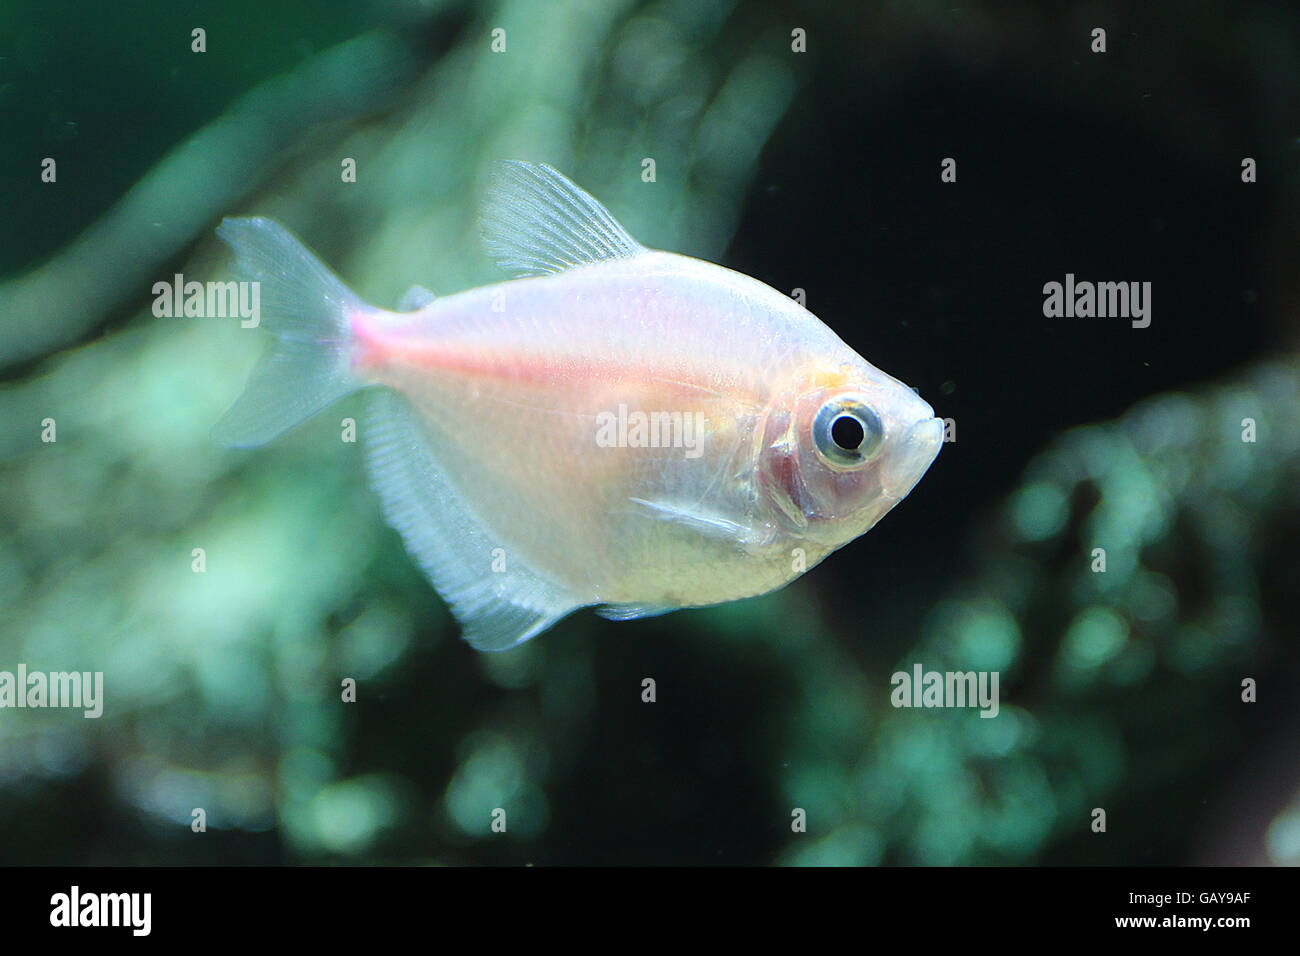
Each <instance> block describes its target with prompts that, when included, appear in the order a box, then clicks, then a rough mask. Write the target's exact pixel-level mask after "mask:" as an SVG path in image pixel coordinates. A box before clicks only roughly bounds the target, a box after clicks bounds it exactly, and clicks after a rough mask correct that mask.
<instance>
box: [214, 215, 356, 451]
mask: <svg viewBox="0 0 1300 956" xmlns="http://www.w3.org/2000/svg"><path fill="white" fill-rule="evenodd" d="M217 235H218V236H220V237H221V238H222V239H223V240H225V242H226V243H227V244H228V245H229V246H230V248H231V249H233V250H234V252H235V269H236V271H237V272H239V273H240V276H239V278H241V279H244V280H248V281H253V282H257V283H258V293H259V299H258V300H257V301H258V311H259V312H260V313H261V316H260V323H261V324H263V325H265V326H266V327H267V328H268V329H269V330H270V331H271V332H273V333H274V334H275V337H276V340H275V344H274V345H273V346H272V348H271V349H270V351H269V352H267V354H266V357H265V358H263V359H262V362H261V364H260V365H258V366H257V368H256V369H254V371H253V374H252V375H251V376H249V379H248V385H247V386H246V387H245V388H244V393H243V394H242V395H240V396H239V398H238V400H237V401H236V402H235V404H234V405H233V406H232V407H231V408H230V410H229V411H228V412H226V414H225V416H224V417H223V418H222V419H221V421H219V422H218V423H217V425H216V427H215V428H213V430H212V438H213V440H214V441H216V442H218V443H219V444H222V445H232V446H234V447H237V448H250V447H252V446H254V445H264V444H266V443H267V442H269V441H270V440H271V439H273V438H275V437H276V436H277V435H280V434H282V433H283V432H286V431H288V430H289V429H290V428H293V427H294V426H295V425H297V424H299V423H301V422H303V421H305V420H307V419H308V418H310V417H311V416H312V415H314V414H316V413H317V412H318V411H320V410H321V409H322V408H324V407H325V406H326V405H329V404H330V403H331V402H333V401H335V400H336V399H339V398H342V397H343V396H344V395H346V394H348V393H349V392H352V391H355V390H356V389H357V388H359V387H360V385H361V383H359V382H358V381H356V379H355V378H353V376H352V375H351V374H350V365H351V359H350V353H351V350H352V329H351V320H350V314H351V313H352V312H353V311H356V310H358V309H365V308H366V305H365V303H364V302H362V301H361V299H359V298H358V297H357V296H355V295H353V294H352V293H351V292H350V291H349V290H348V288H347V286H345V285H344V284H343V283H342V281H340V280H339V278H338V277H337V276H336V275H334V274H333V273H332V272H330V271H329V269H328V268H326V266H325V264H324V263H322V262H321V261H320V260H319V259H317V258H316V257H315V256H314V255H312V254H311V253H310V252H309V251H308V250H307V249H306V247H304V246H303V244H302V243H300V242H299V241H298V240H297V239H295V238H294V237H293V236H292V235H290V233H289V231H288V230H287V229H285V228H284V227H283V226H281V225H280V224H279V223H277V222H272V221H271V220H270V219H226V220H224V221H223V222H222V223H221V226H220V227H219V228H218V229H217Z"/></svg>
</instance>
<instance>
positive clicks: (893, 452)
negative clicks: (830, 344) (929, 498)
mask: <svg viewBox="0 0 1300 956" xmlns="http://www.w3.org/2000/svg"><path fill="white" fill-rule="evenodd" d="M943 436H944V425H943V420H942V419H939V418H936V417H935V415H934V409H932V408H931V407H930V406H929V404H927V403H926V402H925V401H924V400H923V399H922V398H921V397H920V396H919V395H917V394H916V393H915V392H914V391H912V389H910V388H909V387H908V386H906V385H904V384H903V383H902V382H900V381H898V380H897V379H895V378H893V377H892V376H890V375H887V374H886V373H884V372H882V371H880V370H879V369H877V368H875V367H874V366H872V365H871V364H870V363H868V362H867V361H865V360H864V359H860V358H859V359H858V360H857V361H856V362H848V363H839V364H836V365H833V366H830V367H818V368H814V369H812V370H811V371H810V372H807V373H805V374H802V375H800V376H799V377H798V378H797V379H796V380H795V381H794V382H793V383H792V384H791V385H790V386H789V387H787V388H785V389H783V390H782V392H781V394H779V395H777V396H776V397H775V398H774V400H773V402H772V404H771V406H770V407H769V408H768V412H767V415H766V416H765V423H764V426H763V434H762V439H761V441H762V448H761V451H760V454H759V468H758V475H759V481H758V485H759V490H760V495H762V496H763V498H764V503H765V504H766V505H767V506H768V507H769V508H770V509H771V510H772V513H774V514H775V515H776V520H777V522H778V524H780V525H782V526H783V527H784V529H785V530H786V532H787V533H788V534H790V535H793V536H795V537H799V538H804V539H807V540H810V541H813V542H816V543H817V544H819V545H822V546H824V547H827V548H831V549H833V548H837V547H839V546H841V545H843V544H847V543H848V542H849V541H852V540H853V539H854V538H856V537H858V536H859V535H861V534H863V533H865V532H866V531H868V530H869V529H870V528H871V527H872V526H873V525H874V524H875V523H876V522H877V521H879V520H880V519H881V518H882V517H884V516H885V514H887V513H888V512H889V510H890V509H891V508H893V507H894V505H896V504H898V502H899V501H901V500H902V499H903V498H904V497H905V496H906V495H907V493H908V492H909V491H911V490H912V488H913V486H915V485H916V483H917V482H918V481H919V480H920V479H921V476H922V475H924V474H925V472H926V469H928V468H929V467H930V464H931V463H932V462H933V461H934V459H935V457H936V456H937V455H938V454H939V449H940V448H941V447H943Z"/></svg>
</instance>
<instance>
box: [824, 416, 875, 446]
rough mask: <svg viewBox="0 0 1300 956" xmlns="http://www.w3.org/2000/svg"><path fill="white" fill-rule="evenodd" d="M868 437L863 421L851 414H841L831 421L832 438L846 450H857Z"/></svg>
mask: <svg viewBox="0 0 1300 956" xmlns="http://www.w3.org/2000/svg"><path fill="white" fill-rule="evenodd" d="M866 437H867V433H866V431H865V430H863V428H862V422H860V421H858V420H857V419H856V418H853V417H852V416H850V415H841V416H840V417H839V418H837V419H835V421H834V422H832V423H831V440H832V441H834V442H835V444H837V445H839V446H840V447H841V448H843V449H844V450H845V451H857V450H858V449H859V448H860V447H862V439H864V438H866Z"/></svg>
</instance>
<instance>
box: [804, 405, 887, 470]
mask: <svg viewBox="0 0 1300 956" xmlns="http://www.w3.org/2000/svg"><path fill="white" fill-rule="evenodd" d="M884 437H885V429H884V426H882V425H881V424H880V416H878V415H877V414H876V413H875V412H874V411H873V410H872V409H871V407H870V406H868V405H865V404H863V403H862V402H860V401H857V400H856V399H835V400H833V401H829V402H827V403H826V404H825V405H823V406H822V407H821V409H820V410H819V411H818V412H817V417H816V418H815V419H814V420H813V445H814V447H815V448H816V449H817V454H818V455H819V456H821V458H822V460H823V461H825V462H826V463H827V464H828V465H831V466H832V467H836V468H853V467H855V466H857V465H861V464H864V463H866V462H868V461H870V460H871V459H872V458H873V457H874V456H875V454H876V452H878V451H879V450H880V446H881V443H882V442H883V441H884Z"/></svg>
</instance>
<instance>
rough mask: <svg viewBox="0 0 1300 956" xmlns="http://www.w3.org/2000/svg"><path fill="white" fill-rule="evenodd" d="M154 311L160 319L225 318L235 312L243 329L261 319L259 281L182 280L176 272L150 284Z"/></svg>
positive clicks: (255, 324) (249, 327)
mask: <svg viewBox="0 0 1300 956" xmlns="http://www.w3.org/2000/svg"><path fill="white" fill-rule="evenodd" d="M152 291H153V295H154V299H153V314H154V315H155V316H157V317H158V318H160V319H178V318H180V317H181V316H185V317H187V318H193V319H224V318H227V317H229V318H233V317H235V316H238V317H239V318H240V319H241V320H242V321H241V322H240V323H239V324H240V325H242V326H243V327H244V328H246V329H255V328H257V325H258V323H259V322H261V321H262V286H261V283H259V282H195V281H190V282H186V281H185V276H183V275H182V274H181V273H179V272H178V273H176V275H175V276H173V278H172V281H171V282H155V283H154V284H153V290H152Z"/></svg>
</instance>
